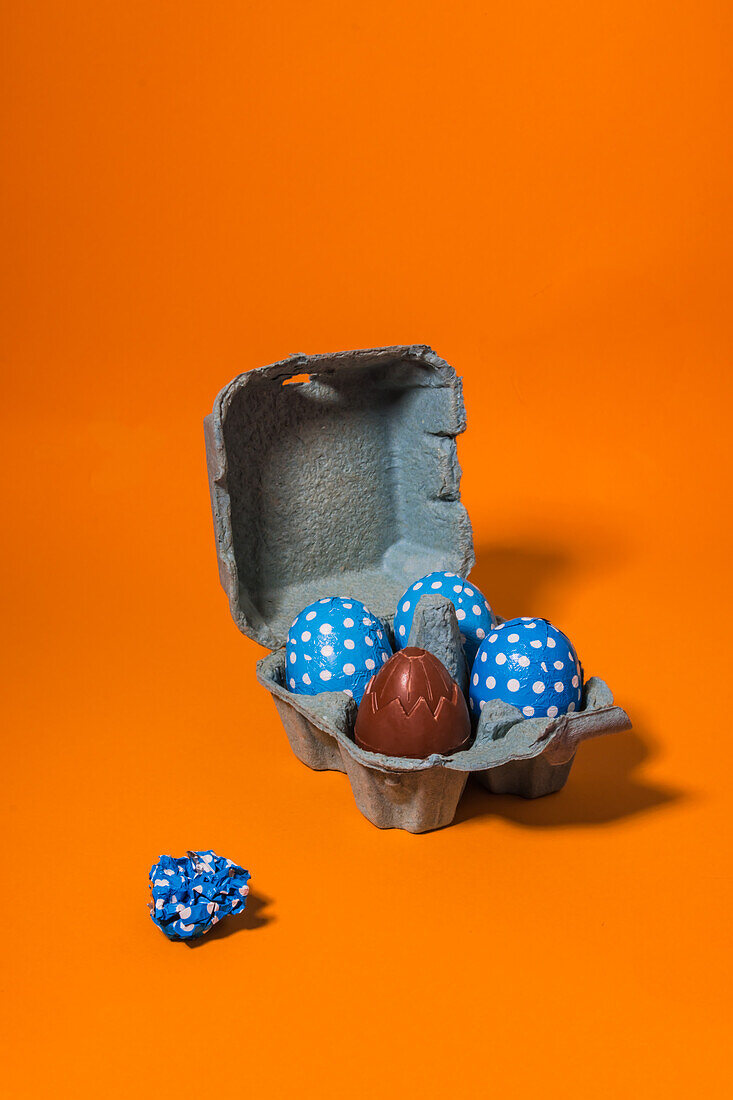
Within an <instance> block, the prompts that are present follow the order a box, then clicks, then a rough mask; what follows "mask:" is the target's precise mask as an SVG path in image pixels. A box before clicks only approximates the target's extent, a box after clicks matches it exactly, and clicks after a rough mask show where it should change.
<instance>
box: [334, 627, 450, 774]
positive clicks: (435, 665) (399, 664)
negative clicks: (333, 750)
mask: <svg viewBox="0 0 733 1100" xmlns="http://www.w3.org/2000/svg"><path fill="white" fill-rule="evenodd" d="M354 739H355V740H356V743H357V745H359V746H360V748H362V749H366V750H367V751H368V752H381V753H384V754H385V755H387V756H409V757H414V758H421V757H426V756H430V755H431V753H434V752H438V753H443V754H445V755H447V754H449V753H452V752H458V750H459V749H464V748H467V746H468V743H469V741H470V740H471V720H470V718H469V716H468V707H467V706H466V700H465V698H464V696H463V692H462V691H461V689H460V688H459V686H458V684H457V683H456V682H455V680H453V679H452V678H451V676H450V674H449V673H448V670H447V669H446V667H445V665H444V664H443V663H442V662H441V661H439V660H438V658H437V657H434V656H433V654H432V653H428V651H427V650H426V649H417V648H415V647H414V646H408V647H407V648H406V649H400V650H398V651H397V653H395V654H394V656H392V657H390V659H389V660H388V661H387V663H386V664H385V665H382V667H381V669H380V670H379V672H377V673H376V675H375V676H373V677H372V679H371V680H370V681H369V683H368V684H367V688H366V691H365V692H364V697H363V699H362V701H361V703H360V705H359V711H358V713H357V715H356V727H355V729H354Z"/></svg>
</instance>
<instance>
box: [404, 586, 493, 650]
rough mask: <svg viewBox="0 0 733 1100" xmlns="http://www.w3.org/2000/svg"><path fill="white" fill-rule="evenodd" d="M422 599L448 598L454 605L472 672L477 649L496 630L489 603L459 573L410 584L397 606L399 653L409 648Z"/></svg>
mask: <svg viewBox="0 0 733 1100" xmlns="http://www.w3.org/2000/svg"><path fill="white" fill-rule="evenodd" d="M421 596H446V597H447V598H448V599H449V600H450V601H451V603H452V604H453V606H454V607H455V609H456V618H457V619H458V626H459V629H460V631H461V637H462V638H463V648H464V650H465V652H466V658H467V660H468V665H469V668H470V666H471V664H472V662H473V659H474V657H475V656H476V651H477V649H478V647H479V646H480V645H481V643H482V641H483V639H484V638H485V637H486V635H487V634H489V633H490V631H491V630H492V628H493V626H494V612H493V611H492V610H491V607H490V606H489V601H488V600H487V599H486V598H485V597H484V595H483V593H481V592H479V590H478V588H476V586H475V585H474V584H469V582H468V581H464V580H462V579H461V577H459V576H458V575H457V574H456V573H440V572H437V573H428V574H427V576H426V577H421V578H420V580H419V581H415V583H414V584H411V585H410V587H409V588H408V589H407V591H406V592H403V593H402V596H400V599H399V601H398V603H397V614H396V615H395V620H394V634H395V642H396V644H397V648H398V649H403V648H404V647H405V646H406V645H407V640H408V638H409V637H410V627H411V626H412V617H413V615H414V614H415V608H416V607H417V602H418V600H419V599H420V597H421Z"/></svg>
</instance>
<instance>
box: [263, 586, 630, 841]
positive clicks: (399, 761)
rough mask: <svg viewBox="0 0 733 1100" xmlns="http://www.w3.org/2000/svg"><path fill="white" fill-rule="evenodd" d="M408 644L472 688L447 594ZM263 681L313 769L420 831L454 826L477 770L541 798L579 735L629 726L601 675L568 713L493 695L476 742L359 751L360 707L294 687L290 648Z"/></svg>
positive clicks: (383, 824) (432, 601) (384, 824)
mask: <svg viewBox="0 0 733 1100" xmlns="http://www.w3.org/2000/svg"><path fill="white" fill-rule="evenodd" d="M408 644H409V645H411V646H420V647H421V648H423V649H427V650H429V651H430V652H431V653H435V655H436V656H438V657H439V658H440V659H441V660H442V661H443V663H444V664H445V665H446V667H447V668H448V670H449V671H450V672H451V675H452V676H453V677H454V679H456V680H457V681H458V682H459V683H460V684H461V686H462V687H463V689H464V691H465V690H466V684H467V677H466V675H465V658H464V657H463V647H462V645H461V640H460V633H459V627H458V622H457V620H456V617H455V610H454V608H453V605H452V604H451V603H450V601H449V600H446V599H444V598H443V597H440V596H424V597H423V598H422V599H421V600H420V601H419V603H418V605H417V608H416V610H415V617H414V619H413V625H412V629H411V631H410V637H409V640H408ZM462 668H463V669H464V672H463V673H462V672H461V669H462ZM257 678H258V680H259V682H260V683H261V684H262V685H263V687H266V688H267V690H268V691H269V692H270V693H271V694H272V697H273V700H274V702H275V706H276V708H277V711H278V714H279V715H280V719H281V721H282V723H283V726H284V727H285V732H286V733H287V736H288V740H289V741H290V746H291V748H292V750H293V752H294V753H295V755H296V756H297V757H298V759H299V760H300V761H302V763H303V764H305V765H306V766H307V767H309V768H312V769H313V770H314V771H340V772H346V774H347V775H348V777H349V782H350V783H351V789H352V791H353V794H354V798H355V800H356V804H357V806H358V807H359V809H360V810H361V812H362V813H363V814H364V816H365V817H366V818H367V819H368V820H369V821H371V822H372V824H373V825H376V826H377V827H378V828H380V829H405V830H407V831H408V832H411V833H424V832H428V831H430V830H431V829H439V828H441V827H443V826H445V825H450V823H451V822H452V820H453V818H454V817H455V813H456V810H457V808H458V803H459V801H460V798H461V795H462V794H463V791H464V788H465V786H466V782H467V780H468V776H469V775H471V774H473V775H476V778H477V779H478V780H479V781H480V782H481V783H482V784H483V785H484V786H485V787H486V788H487V790H489V791H492V792H493V793H494V794H517V795H521V796H523V797H524V798H538V797H540V796H541V795H545V794H551V793H553V792H554V791H559V790H560V789H561V787H562V786H563V785H564V784H565V781H566V780H567V778H568V775H569V774H570V769H571V767H572V763H573V759H574V757H575V752H576V749H577V747H578V745H579V744H580V742H581V741H584V740H586V739H587V738H589V737H598V736H600V735H601V734H604V733H612V732H614V731H617V730H624V729H629V728H630V727H631V723H630V721H629V718H628V715H627V714H626V712H625V711H623V710H622V709H621V708H620V707H617V706H614V703H613V696H612V695H611V692H610V690H609V689H608V687H607V686H606V684H605V683H604V682H603V680H600V679H598V678H597V677H591V678H590V679H589V680H588V681H587V683H586V685H585V688H584V691H583V699H582V704H581V709H580V710H578V711H575V712H574V713H572V714H565V715H559V716H558V717H556V718H524V717H523V715H522V713H521V711H519V710H518V709H517V708H516V707H513V706H510V705H509V704H508V703H504V702H502V701H501V700H499V699H496V700H491V701H490V702H488V703H487V704H486V706H485V707H484V708H483V710H482V712H481V716H480V718H479V720H478V724H477V727H476V736H475V738H474V741H473V743H472V744H471V747H470V748H468V749H465V750H464V751H462V752H457V753H454V754H453V755H451V756H443V755H440V754H437V753H436V754H433V755H432V756H429V757H427V758H426V759H424V760H414V759H410V758H407V757H400V756H386V755H383V754H381V753H371V752H367V751H366V750H364V749H362V748H360V747H359V746H358V745H357V744H356V742H355V741H354V723H355V721H356V713H357V706H356V703H355V702H354V700H353V699H350V698H349V697H348V696H347V695H345V694H344V693H343V692H324V693H321V694H319V695H295V694H293V693H292V692H290V691H289V690H288V689H287V687H285V686H284V684H285V649H284V648H283V649H280V650H277V651H276V652H274V653H271V654H270V655H269V656H267V657H264V658H262V660H261V661H259V663H258V665H257Z"/></svg>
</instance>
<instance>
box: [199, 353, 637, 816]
mask: <svg viewBox="0 0 733 1100" xmlns="http://www.w3.org/2000/svg"><path fill="white" fill-rule="evenodd" d="M302 375H308V376H309V377H308V378H306V379H303V380H298V381H295V380H293V381H291V379H293V377H294V376H302ZM204 423H205V432H206V448H207V460H208V468H209V483H210V489H211V501H212V511H213V515H214V530H215V537H216V545H217V554H218V559H219V574H220V578H221V582H222V585H223V587H224V589H225V591H226V593H227V595H228V597H229V604H230V609H231V613H232V616H233V618H234V620H235V622H236V623H237V625H238V627H239V629H240V630H241V631H242V632H243V633H245V634H247V635H248V636H249V637H251V638H254V639H255V640H257V641H258V642H260V643H261V644H262V645H265V646H267V647H268V648H270V649H273V650H275V652H273V653H271V654H270V655H269V656H267V657H264V658H263V659H262V660H261V661H259V663H258V666H257V676H258V679H259V681H260V683H262V684H263V686H265V687H266V688H267V689H268V691H270V692H271V694H272V697H273V700H274V702H275V706H276V707H277V710H278V713H279V714H280V717H281V719H282V722H283V725H284V726H285V730H286V733H287V735H288V738H289V740H290V744H291V747H292V748H293V751H294V752H295V754H296V756H297V757H298V758H299V759H300V760H301V761H303V763H305V764H307V766H308V767H310V768H313V769H315V770H329V769H330V770H336V771H345V772H346V773H347V774H348V776H349V780H350V782H351V786H352V789H353V792H354V796H355V799H356V802H357V805H358V807H359V809H360V810H361V812H362V813H363V814H364V815H365V816H366V817H367V818H368V819H369V820H370V821H371V822H373V824H375V825H377V826H378V827H379V828H402V829H407V830H409V831H410V832H424V831H426V830H429V829H435V828H439V827H440V826H443V825H447V824H449V823H450V822H451V821H452V820H453V817H454V815H455V811H456V808H457V805H458V801H459V799H460V797H461V794H462V792H463V789H464V787H465V784H466V780H467V777H468V775H469V773H471V772H475V773H476V774H477V777H478V778H479V780H480V781H481V782H482V783H483V784H484V785H485V786H486V787H487V788H488V789H489V790H491V791H494V792H495V793H502V794H507V793H515V794H520V795H523V796H524V797H529V798H533V797H537V796H538V795H542V794H549V793H551V792H552V791H556V790H559V789H560V788H561V787H562V785H563V784H564V782H565V780H566V779H567V776H568V773H569V771H570V767H571V765H572V760H573V756H574V753H575V750H576V748H577V745H578V744H579V743H580V741H581V740H584V739H585V738H587V737H592V736H597V735H599V734H602V733H610V732H612V731H613V730H620V729H627V728H629V726H630V722H629V719H628V717H627V715H626V714H625V712H624V711H623V710H621V709H620V708H619V707H616V706H613V697H612V696H611V693H610V691H609V690H608V688H607V687H606V685H605V684H604V683H603V681H601V680H598V679H596V678H591V679H590V680H589V681H588V682H587V684H586V687H585V691H584V694H583V700H582V704H581V709H580V710H579V711H577V712H575V713H573V714H567V715H563V716H559V717H557V718H530V719H523V716H522V714H521V712H520V711H518V710H517V709H516V708H515V707H512V706H510V705H509V704H507V703H503V702H501V701H499V700H495V701H491V702H489V703H487V704H486V705H485V706H484V709H483V711H482V712H481V717H480V720H479V721H478V725H477V729H476V736H475V739H474V742H473V744H472V745H471V747H470V748H468V749H467V750H465V751H462V752H458V753H455V754H453V755H452V756H448V757H444V756H438V755H433V756H430V757H428V758H427V759H425V760H414V759H408V758H401V757H389V756H384V755H382V754H379V753H369V752H366V751H365V750H363V749H360V748H359V747H358V746H357V745H356V744H355V742H354V739H353V729H354V721H355V717H356V705H355V703H354V701H353V700H352V699H350V698H349V697H348V696H347V695H345V694H343V693H342V692H325V693H323V694H319V695H314V696H303V695H296V694H293V693H292V692H290V691H288V690H287V687H286V686H285V672H284V670H285V650H284V648H283V645H284V642H285V639H286V636H287V632H288V629H289V627H290V624H291V623H292V621H293V619H294V618H295V617H296V615H297V614H298V613H299V612H300V611H302V609H303V608H304V607H306V605H307V604H309V603H312V602H313V601H314V600H316V599H319V598H322V597H325V596H347V597H348V596H353V597H355V598H356V599H359V600H362V601H363V602H364V603H366V604H367V606H368V607H369V608H370V609H371V610H372V611H373V612H375V613H376V614H377V615H379V616H380V618H382V619H383V620H384V621H385V622H386V623H387V624H388V626H389V628H390V629H391V625H392V620H393V617H394V612H395V607H396V603H397V600H398V598H399V597H400V595H401V594H402V593H403V592H404V590H405V588H406V587H407V586H408V585H409V584H412V583H413V582H414V581H416V580H417V579H418V578H420V577H422V576H423V575H425V574H426V573H430V572H432V571H434V570H445V571H452V572H455V573H457V574H458V575H459V576H461V577H467V576H468V574H469V572H470V570H471V568H472V566H473V563H474V554H473V540H472V533H471V526H470V522H469V519H468V515H467V513H466V510H465V508H464V507H463V505H462V504H461V502H460V477H461V470H460V466H459V465H458V458H457V451H456V442H455V440H456V436H457V435H458V434H459V433H460V432H462V431H463V430H464V429H465V411H464V406H463V397H462V391H461V384H460V380H459V379H458V378H457V377H456V374H455V371H454V370H453V368H452V367H450V366H449V365H448V364H447V363H446V362H445V361H444V360H442V359H440V358H439V357H438V356H437V355H436V354H435V353H434V352H433V351H432V350H431V349H430V348H427V347H422V346H409V347H392V348H377V349H371V350H366V351H352V352H343V353H338V354H334V355H316V356H303V355H299V356H294V357H292V358H290V359H287V360H284V361H282V362H280V363H274V364H272V365H271V366H269V367H262V368H260V369H258V370H253V371H250V372H248V373H247V374H242V375H239V377H237V378H235V379H234V380H233V381H232V382H231V383H230V384H229V385H228V386H226V387H225V388H224V389H223V390H222V391H221V393H220V394H219V395H218V397H217V399H216V402H215V404H214V411H213V412H212V413H211V414H210V415H209V416H208V417H207V418H206V420H205V422H204ZM409 645H411V646H418V647H420V648H423V649H427V650H429V651H430V652H431V653H434V654H435V655H436V656H437V657H439V658H440V659H441V660H442V661H443V663H444V664H445V665H446V667H447V668H448V670H449V672H450V673H451V675H452V676H453V677H454V679H456V680H457V682H458V683H459V685H460V686H461V688H462V689H463V690H464V692H465V691H466V690H467V687H468V669H467V668H466V661H465V656H464V654H463V649H462V646H461V641H460V630H459V626H458V622H457V619H456V615H455V609H454V608H453V606H452V604H451V603H450V601H449V600H447V599H445V598H444V597H440V596H424V597H423V598H422V599H421V600H420V601H419V603H418V605H417V608H416V609H415V614H414V618H413V621H412V627H411V629H410V635H409Z"/></svg>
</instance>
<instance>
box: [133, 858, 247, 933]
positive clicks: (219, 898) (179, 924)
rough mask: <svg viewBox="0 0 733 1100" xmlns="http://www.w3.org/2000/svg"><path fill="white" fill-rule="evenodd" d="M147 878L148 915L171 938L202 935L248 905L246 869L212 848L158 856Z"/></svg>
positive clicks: (241, 911) (242, 910)
mask: <svg viewBox="0 0 733 1100" xmlns="http://www.w3.org/2000/svg"><path fill="white" fill-rule="evenodd" d="M149 878H150V890H151V892H152V902H151V904H150V916H151V917H152V919H153V922H154V923H155V924H157V926H158V928H160V930H161V932H165V934H166V936H167V937H168V939H170V940H193V939H196V937H198V936H203V934H204V933H205V932H208V931H209V929H211V928H213V927H214V925H215V924H218V922H219V921H220V920H221V919H222V917H227V916H229V914H230V913H243V912H244V908H245V905H246V904H247V902H246V898H247V894H248V893H249V886H248V885H247V883H248V882H249V879H250V873H249V871H245V870H244V868H243V867H239V866H238V865H237V864H236V863H233V862H232V860H231V859H225V858H224V857H223V856H218V855H217V854H216V852H213V851H208V852H188V853H187V854H186V856H184V857H183V858H181V859H176V858H175V857H174V856H161V857H160V859H159V860H158V862H157V863H154V864H153V866H152V867H151V868H150V875H149Z"/></svg>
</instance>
